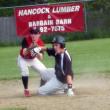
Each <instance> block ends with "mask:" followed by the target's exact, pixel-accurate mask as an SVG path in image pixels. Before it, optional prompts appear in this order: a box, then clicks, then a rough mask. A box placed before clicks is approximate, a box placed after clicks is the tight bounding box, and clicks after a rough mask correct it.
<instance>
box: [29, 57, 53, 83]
mask: <svg viewBox="0 0 110 110" xmlns="http://www.w3.org/2000/svg"><path fill="white" fill-rule="evenodd" d="M31 66H32V68H33V69H34V70H35V71H37V72H38V73H39V74H40V76H41V78H42V80H44V81H48V80H49V79H50V78H51V77H53V76H54V69H53V68H46V66H45V65H44V64H43V63H42V62H41V61H39V60H38V59H37V58H35V59H34V60H33V61H32V62H31Z"/></svg>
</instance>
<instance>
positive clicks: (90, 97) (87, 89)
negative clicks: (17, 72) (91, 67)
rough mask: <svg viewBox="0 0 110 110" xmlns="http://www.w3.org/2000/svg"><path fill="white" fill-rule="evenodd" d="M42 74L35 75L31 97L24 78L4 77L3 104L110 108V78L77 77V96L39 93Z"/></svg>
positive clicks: (30, 108)
mask: <svg viewBox="0 0 110 110" xmlns="http://www.w3.org/2000/svg"><path fill="white" fill-rule="evenodd" d="M38 85H39V79H38V78H36V79H35V78H31V79H30V83H29V87H30V90H31V93H32V96H31V97H28V98H26V97H24V96H23V94H22V93H23V87H22V84H21V81H20V80H11V81H0V110H1V108H24V109H25V110H110V78H107V77H102V76H96V77H92V76H82V77H80V76H79V77H76V80H75V87H76V89H75V93H76V96H75V97H67V96H66V95H54V96H45V97H44V96H37V95H36V89H37V88H38Z"/></svg>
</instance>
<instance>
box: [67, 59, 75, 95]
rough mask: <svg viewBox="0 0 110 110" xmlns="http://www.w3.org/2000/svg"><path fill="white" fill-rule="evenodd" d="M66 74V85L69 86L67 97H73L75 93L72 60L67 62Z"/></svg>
mask: <svg viewBox="0 0 110 110" xmlns="http://www.w3.org/2000/svg"><path fill="white" fill-rule="evenodd" d="M65 65H66V66H65V67H66V68H65V73H66V83H67V85H68V90H67V95H68V96H73V95H74V92H73V90H72V85H73V72H72V64H71V61H70V60H68V59H67V60H66V62H65Z"/></svg>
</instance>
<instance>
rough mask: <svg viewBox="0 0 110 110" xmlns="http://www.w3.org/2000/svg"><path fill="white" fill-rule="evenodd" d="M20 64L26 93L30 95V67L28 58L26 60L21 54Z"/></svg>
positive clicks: (19, 57)
mask: <svg viewBox="0 0 110 110" xmlns="http://www.w3.org/2000/svg"><path fill="white" fill-rule="evenodd" d="M18 66H19V68H20V70H21V75H22V83H23V86H24V95H25V96H30V94H29V90H28V80H29V69H28V64H27V62H26V60H24V59H23V58H22V57H21V56H18Z"/></svg>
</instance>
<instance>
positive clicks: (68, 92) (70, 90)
mask: <svg viewBox="0 0 110 110" xmlns="http://www.w3.org/2000/svg"><path fill="white" fill-rule="evenodd" d="M67 95H68V96H74V95H75V94H74V92H73V90H72V88H69V89H68V90H67Z"/></svg>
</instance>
